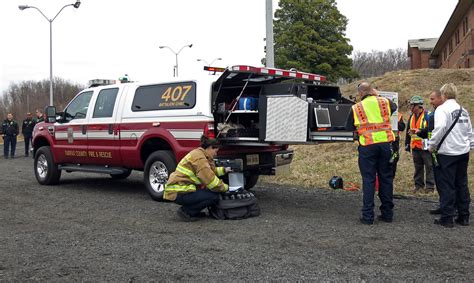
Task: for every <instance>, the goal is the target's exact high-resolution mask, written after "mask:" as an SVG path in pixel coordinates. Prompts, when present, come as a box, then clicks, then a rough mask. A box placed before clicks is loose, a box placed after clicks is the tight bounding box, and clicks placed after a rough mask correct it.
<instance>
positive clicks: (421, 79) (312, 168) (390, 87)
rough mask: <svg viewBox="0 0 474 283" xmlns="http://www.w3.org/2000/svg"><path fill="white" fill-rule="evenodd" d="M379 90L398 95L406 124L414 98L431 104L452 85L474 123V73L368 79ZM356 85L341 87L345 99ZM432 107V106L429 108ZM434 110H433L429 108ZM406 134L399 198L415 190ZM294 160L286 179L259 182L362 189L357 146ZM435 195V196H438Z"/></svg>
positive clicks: (313, 151)
mask: <svg viewBox="0 0 474 283" xmlns="http://www.w3.org/2000/svg"><path fill="white" fill-rule="evenodd" d="M369 81H371V82H373V83H374V84H375V85H376V86H377V87H378V89H379V90H384V91H395V92H398V93H399V102H400V110H401V112H402V113H403V117H404V120H405V122H406V121H407V118H408V113H407V111H408V110H407V101H408V99H409V98H410V97H411V96H412V95H421V96H422V97H423V98H424V99H425V105H426V106H427V105H428V103H429V100H428V96H429V94H430V92H431V90H433V89H439V88H440V87H441V86H442V85H443V84H445V83H448V82H452V83H454V84H456V86H457V87H458V90H459V95H458V101H460V102H461V104H462V105H463V106H464V107H465V108H466V109H467V110H468V111H469V113H470V115H471V121H474V119H473V117H474V116H473V114H474V69H459V70H428V69H423V70H410V71H399V72H390V73H387V74H385V75H384V76H382V77H376V78H372V79H369ZM358 83H359V82H354V83H351V84H348V85H345V86H343V87H341V91H342V93H343V95H344V96H349V95H353V96H354V95H356V94H357V93H356V86H357V84H358ZM427 107H429V106H427ZM430 109H431V108H430ZM404 144H405V133H402V135H401V141H400V148H401V149H402V150H401V151H400V153H401V156H400V161H399V162H398V169H397V175H396V177H395V180H394V190H395V192H396V193H399V194H411V193H412V192H411V191H412V190H413V189H414V181H413V173H414V166H413V159H412V157H411V154H410V153H407V152H405V151H404V150H403V148H404ZM290 148H292V149H294V151H295V156H294V159H293V163H292V164H291V167H290V168H291V169H290V174H289V175H285V176H262V177H261V178H260V182H262V183H266V184H278V185H289V186H295V187H304V188H326V189H329V186H328V182H329V179H330V178H331V177H332V176H336V175H337V176H341V177H343V179H344V185H345V186H346V187H347V186H349V183H354V184H356V185H358V186H359V187H361V186H362V179H361V176H360V173H359V168H358V164H357V158H358V157H357V144H356V143H331V144H318V145H298V146H291V147H290ZM473 159H474V157H473V156H471V160H470V162H469V169H468V174H469V188H470V191H471V193H474V163H473V162H474V161H473ZM435 194H436V193H435ZM435 194H432V195H431V196H435Z"/></svg>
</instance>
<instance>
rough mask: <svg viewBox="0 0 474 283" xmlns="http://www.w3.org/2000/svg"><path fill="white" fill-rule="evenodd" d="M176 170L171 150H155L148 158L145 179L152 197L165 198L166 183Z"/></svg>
mask: <svg viewBox="0 0 474 283" xmlns="http://www.w3.org/2000/svg"><path fill="white" fill-rule="evenodd" d="M174 170H176V161H175V160H174V156H173V153H172V152H171V151H169V150H158V151H155V152H153V153H152V154H151V155H150V156H149V157H148V158H147V160H146V162H145V170H144V172H143V175H144V176H143V177H144V179H143V180H144V182H145V187H146V189H147V191H148V194H150V197H151V198H152V199H154V200H156V201H161V200H163V192H164V189H165V184H166V182H167V181H168V178H169V176H170V175H171V173H172V172H174Z"/></svg>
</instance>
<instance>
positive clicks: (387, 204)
mask: <svg viewBox="0 0 474 283" xmlns="http://www.w3.org/2000/svg"><path fill="white" fill-rule="evenodd" d="M391 154H392V153H391V147H390V143H378V144H372V145H368V146H359V169H360V174H361V175H362V187H363V192H364V197H363V202H364V204H363V207H362V217H363V218H364V219H365V220H368V221H373V220H374V194H375V176H378V177H379V199H380V201H381V202H382V205H381V206H380V212H381V213H382V216H383V217H384V218H386V219H392V218H393V206H394V205H393V172H392V166H391V164H390V163H389V161H390V157H391Z"/></svg>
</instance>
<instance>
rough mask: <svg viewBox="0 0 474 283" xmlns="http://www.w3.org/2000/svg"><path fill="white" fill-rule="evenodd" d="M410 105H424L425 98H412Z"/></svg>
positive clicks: (415, 96) (417, 96)
mask: <svg viewBox="0 0 474 283" xmlns="http://www.w3.org/2000/svg"><path fill="white" fill-rule="evenodd" d="M410 104H420V105H423V97H421V96H419V95H414V96H412V97H411V98H410Z"/></svg>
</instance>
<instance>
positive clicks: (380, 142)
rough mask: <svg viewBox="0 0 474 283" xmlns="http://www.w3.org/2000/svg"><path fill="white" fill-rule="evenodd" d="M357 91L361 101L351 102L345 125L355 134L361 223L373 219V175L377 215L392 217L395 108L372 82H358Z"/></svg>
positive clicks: (382, 218)
mask: <svg viewBox="0 0 474 283" xmlns="http://www.w3.org/2000/svg"><path fill="white" fill-rule="evenodd" d="M357 91H358V93H359V96H360V99H361V101H360V102H359V103H357V104H355V105H353V106H352V108H351V111H350V114H349V117H348V118H347V123H346V129H347V130H349V131H354V130H355V131H356V133H357V135H358V137H359V147H358V151H359V170H360V174H361V175H362V188H363V207H362V217H361V218H360V222H361V223H362V224H367V225H371V224H373V223H374V194H375V179H376V176H378V179H379V193H378V196H379V199H380V201H381V203H382V205H381V206H380V212H381V215H379V216H377V219H378V220H380V221H383V222H387V223H390V222H392V221H393V207H394V205H393V173H392V166H391V164H390V158H391V156H392V149H391V143H392V142H393V141H395V135H394V133H393V131H392V126H391V123H390V116H391V115H392V112H394V111H396V110H397V105H396V104H395V103H393V102H392V101H390V100H388V99H386V98H383V97H380V96H377V93H376V92H375V90H374V89H373V87H372V85H371V84H370V83H368V82H362V83H360V84H359V85H358V87H357Z"/></svg>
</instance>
